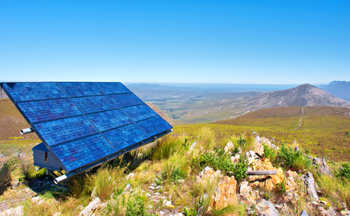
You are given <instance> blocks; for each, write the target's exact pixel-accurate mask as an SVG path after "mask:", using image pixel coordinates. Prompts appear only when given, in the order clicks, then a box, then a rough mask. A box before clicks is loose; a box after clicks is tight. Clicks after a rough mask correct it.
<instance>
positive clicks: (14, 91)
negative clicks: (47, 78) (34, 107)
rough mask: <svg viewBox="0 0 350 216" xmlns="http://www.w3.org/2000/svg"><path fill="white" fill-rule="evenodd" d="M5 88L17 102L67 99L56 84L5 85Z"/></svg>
mask: <svg viewBox="0 0 350 216" xmlns="http://www.w3.org/2000/svg"><path fill="white" fill-rule="evenodd" d="M3 88H4V89H5V90H6V91H7V92H8V93H9V94H10V96H11V97H12V98H13V100H14V101H15V102H21V101H32V100H45V99H55V98H66V97H67V96H66V94H64V92H63V91H62V90H61V89H60V88H59V87H58V86H57V84H56V83H4V85H3Z"/></svg>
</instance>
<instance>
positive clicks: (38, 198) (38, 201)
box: [32, 196, 43, 205]
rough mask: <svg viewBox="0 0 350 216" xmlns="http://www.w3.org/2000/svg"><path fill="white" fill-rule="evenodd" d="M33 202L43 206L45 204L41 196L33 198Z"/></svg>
mask: <svg viewBox="0 0 350 216" xmlns="http://www.w3.org/2000/svg"><path fill="white" fill-rule="evenodd" d="M32 202H33V203H34V204H37V205H41V204H42V203H43V200H42V199H41V197H40V196H36V197H32Z"/></svg>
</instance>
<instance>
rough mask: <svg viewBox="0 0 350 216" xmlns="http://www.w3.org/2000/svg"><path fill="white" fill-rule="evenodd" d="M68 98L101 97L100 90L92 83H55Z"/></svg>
mask: <svg viewBox="0 0 350 216" xmlns="http://www.w3.org/2000/svg"><path fill="white" fill-rule="evenodd" d="M57 84H58V85H59V86H60V87H61V88H62V89H63V90H64V91H65V92H66V94H67V95H68V97H79V96H93V95H102V94H103V92H102V90H101V89H100V88H99V87H97V86H96V85H95V84H94V83H92V82H66V83H57Z"/></svg>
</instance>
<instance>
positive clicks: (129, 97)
mask: <svg viewBox="0 0 350 216" xmlns="http://www.w3.org/2000/svg"><path fill="white" fill-rule="evenodd" d="M110 98H111V99H112V101H113V102H114V103H116V104H117V105H118V107H129V106H135V105H140V104H144V103H143V101H142V100H140V98H138V97H137V96H136V95H134V94H133V93H128V94H115V95H110Z"/></svg>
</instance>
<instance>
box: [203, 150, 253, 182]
mask: <svg viewBox="0 0 350 216" xmlns="http://www.w3.org/2000/svg"><path fill="white" fill-rule="evenodd" d="M230 156H231V155H229V153H227V152H225V150H224V149H222V148H218V149H216V153H213V152H207V153H204V154H201V155H200V158H199V165H200V166H201V167H202V168H203V167H205V166H210V167H212V168H213V169H215V170H221V171H222V172H224V173H225V174H226V175H228V176H234V177H235V179H236V180H237V181H240V180H242V179H244V178H245V177H246V176H247V175H246V171H247V168H248V163H247V162H246V161H245V160H244V159H243V158H241V159H240V162H239V163H236V164H234V163H232V161H231V159H230Z"/></svg>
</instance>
